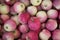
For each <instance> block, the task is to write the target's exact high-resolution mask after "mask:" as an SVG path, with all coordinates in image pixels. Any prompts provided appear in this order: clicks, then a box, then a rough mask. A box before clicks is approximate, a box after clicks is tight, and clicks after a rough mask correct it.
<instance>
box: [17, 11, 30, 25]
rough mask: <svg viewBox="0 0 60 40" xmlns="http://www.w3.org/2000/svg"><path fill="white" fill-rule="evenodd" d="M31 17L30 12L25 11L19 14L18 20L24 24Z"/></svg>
mask: <svg viewBox="0 0 60 40" xmlns="http://www.w3.org/2000/svg"><path fill="white" fill-rule="evenodd" d="M29 18H30V14H29V13H28V12H23V13H20V14H19V15H18V20H19V22H20V23H22V24H27V22H28V20H29Z"/></svg>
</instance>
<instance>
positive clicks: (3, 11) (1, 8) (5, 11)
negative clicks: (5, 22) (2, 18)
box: [0, 4, 10, 15]
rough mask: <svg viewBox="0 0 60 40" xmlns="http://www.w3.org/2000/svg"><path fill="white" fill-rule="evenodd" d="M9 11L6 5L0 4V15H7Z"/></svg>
mask: <svg viewBox="0 0 60 40" xmlns="http://www.w3.org/2000/svg"><path fill="white" fill-rule="evenodd" d="M9 9H10V8H9V6H8V5H6V4H1V6H0V13H1V14H3V15H5V14H8V13H9V11H10V10H9Z"/></svg>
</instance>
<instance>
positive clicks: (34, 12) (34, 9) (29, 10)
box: [27, 6, 37, 15]
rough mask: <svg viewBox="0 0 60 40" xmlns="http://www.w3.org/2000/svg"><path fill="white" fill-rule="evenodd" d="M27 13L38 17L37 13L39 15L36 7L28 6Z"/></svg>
mask: <svg viewBox="0 0 60 40" xmlns="http://www.w3.org/2000/svg"><path fill="white" fill-rule="evenodd" d="M27 11H28V12H29V13H30V14H31V15H36V13H37V7H35V6H28V8H27Z"/></svg>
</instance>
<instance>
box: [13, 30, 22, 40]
mask: <svg viewBox="0 0 60 40" xmlns="http://www.w3.org/2000/svg"><path fill="white" fill-rule="evenodd" d="M12 33H13V35H14V38H15V39H16V38H18V37H20V35H21V33H20V32H19V30H17V29H16V30H14V31H12Z"/></svg>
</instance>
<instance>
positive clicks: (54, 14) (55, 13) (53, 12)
mask: <svg viewBox="0 0 60 40" xmlns="http://www.w3.org/2000/svg"><path fill="white" fill-rule="evenodd" d="M47 15H48V18H51V19H56V18H57V17H58V11H57V10H55V9H50V10H48V12H47Z"/></svg>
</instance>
